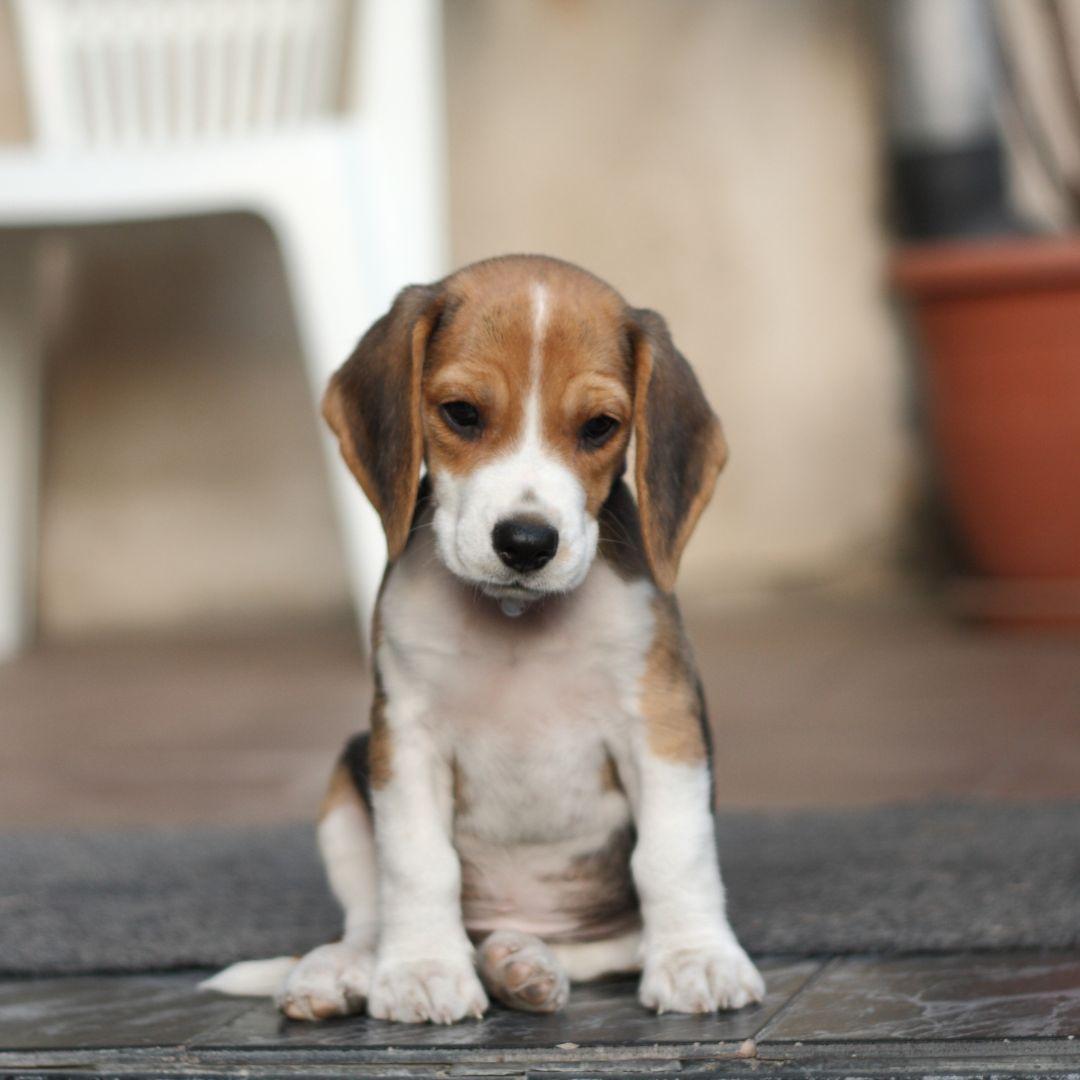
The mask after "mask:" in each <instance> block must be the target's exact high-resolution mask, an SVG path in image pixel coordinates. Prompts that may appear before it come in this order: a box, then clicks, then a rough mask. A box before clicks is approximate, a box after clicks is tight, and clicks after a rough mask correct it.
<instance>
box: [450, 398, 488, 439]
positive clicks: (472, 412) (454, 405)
mask: <svg viewBox="0 0 1080 1080" xmlns="http://www.w3.org/2000/svg"><path fill="white" fill-rule="evenodd" d="M442 414H443V416H444V417H445V418H446V422H447V423H448V424H449V425H450V427H451V428H453V430H454V431H456V432H457V433H458V434H459V435H464V436H465V437H466V438H469V439H472V438H475V437H476V436H477V435H479V434H480V413H479V410H478V409H477V408H476V406H475V405H470V404H469V403H468V402H467V401H448V402H446V403H445V404H444V405H443V406H442Z"/></svg>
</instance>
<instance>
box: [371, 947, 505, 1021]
mask: <svg viewBox="0 0 1080 1080" xmlns="http://www.w3.org/2000/svg"><path fill="white" fill-rule="evenodd" d="M487 1007H488V1000H487V996H486V995H485V994H484V989H483V987H482V986H481V985H480V980H479V979H478V978H477V977H476V972H475V971H474V970H473V966H472V963H471V962H470V961H469V959H468V958H465V959H462V960H409V961H399V962H395V961H382V962H380V963H379V965H378V966H377V967H376V969H375V975H374V978H373V980H372V986H371V996H370V997H369V999H368V1013H369V1014H370V1015H371V1016H374V1017H376V1018H377V1019H379V1020H396V1021H399V1022H400V1023H405V1024H422V1023H427V1022H430V1023H432V1024H453V1023H455V1022H456V1021H458V1020H464V1019H465V1018H466V1017H472V1018H476V1019H479V1018H480V1017H481V1016H483V1015H484V1012H485V1010H486V1009H487Z"/></svg>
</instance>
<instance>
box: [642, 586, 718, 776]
mask: <svg viewBox="0 0 1080 1080" xmlns="http://www.w3.org/2000/svg"><path fill="white" fill-rule="evenodd" d="M653 614H654V616H655V619H656V630H655V634H654V637H653V643H652V646H651V647H650V649H649V654H648V656H647V657H646V660H645V671H644V673H643V675H642V677H641V697H640V706H641V711H642V715H643V716H644V718H645V724H646V731H647V734H648V740H649V749H650V750H652V752H653V753H654V754H656V756H657V757H661V758H664V759H665V760H667V761H677V762H682V763H685V764H696V763H698V762H701V761H704V760H705V758H706V756H707V747H706V743H705V732H704V730H703V728H702V723H703V718H702V716H701V702H700V699H699V696H698V692H697V686H696V681H695V677H694V669H693V664H692V662H691V659H690V651H689V650H690V647H689V644H688V643H687V641H686V637H685V635H684V634H683V630H682V626H681V625H680V623H679V617H678V613H677V611H676V608H675V605H674V602H673V601H672V600H671V599H670V598H669V597H666V596H662V597H657V599H656V600H655V601H654V602H653Z"/></svg>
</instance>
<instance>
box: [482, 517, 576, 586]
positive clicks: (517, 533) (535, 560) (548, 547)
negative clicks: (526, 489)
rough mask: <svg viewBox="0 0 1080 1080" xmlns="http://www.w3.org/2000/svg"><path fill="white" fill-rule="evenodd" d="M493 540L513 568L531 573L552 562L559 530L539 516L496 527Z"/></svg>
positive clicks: (502, 557)
mask: <svg viewBox="0 0 1080 1080" xmlns="http://www.w3.org/2000/svg"><path fill="white" fill-rule="evenodd" d="M491 543H492V545H493V546H494V548H495V551H496V553H497V554H498V556H499V558H500V559H502V561H503V562H504V563H506V565H507V566H509V567H510V569H511V570H517V571H519V572H520V573H523V574H528V573H530V572H531V571H533V570H539V569H540V567H541V566H543V565H544V564H545V563H548V562H550V561H551V557H552V556H553V555H554V554H555V552H556V550H557V549H558V546H559V531H558V529H553V528H552V527H551V526H550V525H548V524H547V523H546V522H543V521H537V520H536V519H535V518H531V519H530V518H518V519H516V520H515V519H511V520H509V521H500V522H499V524H498V525H496V526H495V528H494V529H492V531H491Z"/></svg>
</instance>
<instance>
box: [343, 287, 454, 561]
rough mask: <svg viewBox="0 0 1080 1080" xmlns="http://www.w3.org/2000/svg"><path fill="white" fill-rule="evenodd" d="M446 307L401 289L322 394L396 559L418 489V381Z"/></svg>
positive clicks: (431, 290) (432, 290) (437, 296)
mask: <svg viewBox="0 0 1080 1080" xmlns="http://www.w3.org/2000/svg"><path fill="white" fill-rule="evenodd" d="M441 306H442V300H441V292H440V290H439V289H438V288H437V287H435V286H427V285H410V286H409V287H408V288H406V289H403V290H402V291H401V292H400V293H398V295H397V298H396V299H395V300H394V303H393V306H392V307H391V308H390V310H389V311H388V312H387V313H386V314H385V315H384V316H383V317H382V318H381V319H379V321H378V322H376V323H375V324H374V325H373V326H372V327H371V329H370V330H368V332H367V333H366V334H365V335H364V336H363V337H362V338H361V339H360V344H359V345H357V346H356V348H355V350H354V351H353V354H352V356H350V357H349V359H348V360H346V361H345V363H344V364H342V365H341V367H340V368H338V370H337V371H336V372H335V373H334V375H333V377H332V378H331V380H330V385H329V386H328V387H327V388H326V393H325V394H324V395H323V402H322V414H323V417H324V419H325V420H326V422H327V423H328V424H329V425H330V427H331V428H333V430H334V434H335V435H336V436H337V438H338V443H339V444H340V446H341V454H342V457H344V458H345V462H346V464H347V465H348V466H349V469H350V471H351V472H352V474H353V476H355V477H356V479H357V480H358V481H359V482H360V486H361V487H362V488H363V489H364V494H365V495H367V497H368V498H369V499H370V500H371V503H372V505H373V506H374V507H375V509H376V510H377V511H378V513H379V517H380V518H382V524H383V529H384V531H385V532H386V547H387V551H388V554H389V557H390V559H391V560H393V559H396V558H397V557H398V556H399V555H400V554H401V553H402V551H403V550H404V549H405V541H406V540H407V539H408V538H409V527H410V525H411V523H412V516H413V510H414V507H415V503H416V493H417V489H418V487H419V484H420V465H421V462H422V460H423V456H424V440H423V434H422V431H421V427H420V379H421V376H422V375H423V369H424V353H425V351H426V349H427V341H428V337H429V335H430V334H431V330H432V327H433V326H434V324H435V320H436V319H437V318H438V313H439V310H440V308H441Z"/></svg>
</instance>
